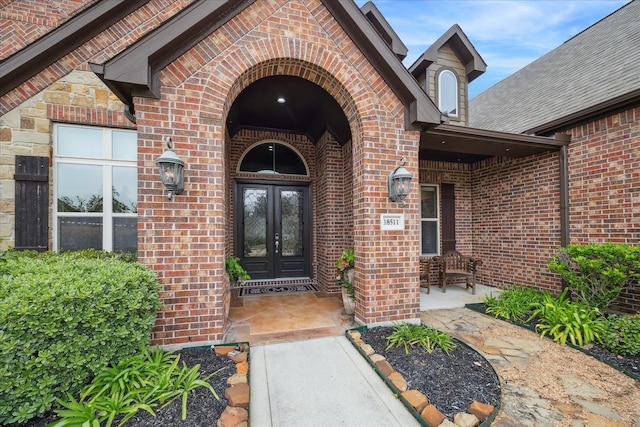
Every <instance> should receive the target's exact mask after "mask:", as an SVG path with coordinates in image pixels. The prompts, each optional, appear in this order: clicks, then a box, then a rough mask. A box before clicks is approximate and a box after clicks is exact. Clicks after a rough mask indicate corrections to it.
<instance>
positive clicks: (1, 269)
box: [0, 252, 160, 424]
mask: <svg viewBox="0 0 640 427" xmlns="http://www.w3.org/2000/svg"><path fill="white" fill-rule="evenodd" d="M104 258H105V259H98V258H96V257H90V256H88V254H87V253H79V254H76V253H72V252H69V253H65V254H61V255H58V254H54V253H43V254H39V253H35V252H16V256H15V257H9V258H8V259H5V261H4V262H2V263H0V424H18V423H23V422H25V421H27V420H29V419H31V418H33V417H36V416H41V415H43V414H44V413H45V412H46V411H48V410H49V409H50V408H51V407H52V405H53V403H54V400H55V399H56V398H63V397H65V396H66V395H67V394H68V393H71V394H74V395H75V394H77V393H78V392H79V391H80V389H81V388H82V386H83V385H84V384H86V383H87V382H88V381H89V380H90V379H91V378H92V377H93V376H94V375H96V374H97V373H98V372H100V371H101V370H102V369H103V368H104V367H105V366H107V365H109V364H110V363H115V362H117V361H118V360H120V359H122V358H124V357H126V356H128V355H130V354H133V353H135V352H137V351H138V350H139V349H140V348H141V346H142V345H144V344H145V343H147V342H148V339H149V332H150V330H151V327H152V326H153V324H154V321H155V313H156V310H157V308H158V307H159V306H160V299H159V297H158V291H159V285H158V284H157V282H156V280H155V276H154V274H153V272H151V271H150V270H148V269H146V268H144V267H143V266H141V265H139V264H137V263H132V262H125V261H122V260H120V259H118V256H117V255H112V256H104Z"/></svg>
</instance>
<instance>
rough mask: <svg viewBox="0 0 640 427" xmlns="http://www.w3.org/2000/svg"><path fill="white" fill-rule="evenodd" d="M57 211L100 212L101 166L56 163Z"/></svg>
mask: <svg viewBox="0 0 640 427" xmlns="http://www.w3.org/2000/svg"><path fill="white" fill-rule="evenodd" d="M57 178H58V212H102V202H103V197H102V166H99V165H74V164H68V163H60V164H58V177H57Z"/></svg>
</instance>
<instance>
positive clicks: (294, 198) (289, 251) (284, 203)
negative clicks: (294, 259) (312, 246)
mask: <svg viewBox="0 0 640 427" xmlns="http://www.w3.org/2000/svg"><path fill="white" fill-rule="evenodd" d="M280 208H281V213H282V219H281V221H282V255H283V256H301V255H302V237H303V235H302V226H303V221H302V214H303V212H302V191H291V190H286V191H281V192H280Z"/></svg>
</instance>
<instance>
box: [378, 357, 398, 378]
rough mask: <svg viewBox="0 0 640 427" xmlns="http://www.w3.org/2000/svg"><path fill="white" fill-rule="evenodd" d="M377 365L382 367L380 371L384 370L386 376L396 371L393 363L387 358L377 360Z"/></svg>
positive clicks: (383, 373) (379, 367)
mask: <svg viewBox="0 0 640 427" xmlns="http://www.w3.org/2000/svg"><path fill="white" fill-rule="evenodd" d="M376 366H377V367H378V369H380V372H382V375H384V376H385V377H388V376H389V375H390V374H392V373H393V372H395V371H396V370H395V369H393V366H391V364H390V363H389V362H387V361H386V360H380V361H378V362H376Z"/></svg>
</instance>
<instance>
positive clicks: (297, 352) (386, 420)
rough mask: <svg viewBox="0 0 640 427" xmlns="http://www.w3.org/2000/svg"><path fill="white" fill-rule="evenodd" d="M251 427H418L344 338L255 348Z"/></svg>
mask: <svg viewBox="0 0 640 427" xmlns="http://www.w3.org/2000/svg"><path fill="white" fill-rule="evenodd" d="M250 381H251V397H250V402H251V406H250V409H249V417H250V424H251V427H271V426H273V427H312V426H318V427H328V426H331V427H335V426H367V427H375V426H381V427H382V426H384V427H393V426H399V427H400V426H403V427H405V426H406V427H412V426H419V423H418V422H417V421H416V419H415V418H413V416H412V415H411V413H410V412H409V411H408V410H407V409H406V408H405V407H404V405H403V404H402V402H400V401H399V400H398V399H396V398H395V397H394V396H393V394H392V393H391V390H390V389H389V387H388V386H387V385H386V384H385V383H384V382H383V381H382V380H381V379H380V377H379V376H378V374H376V373H375V371H374V370H373V369H372V368H371V367H370V366H369V365H368V364H367V362H366V361H365V359H364V358H363V357H362V356H361V355H360V353H358V351H357V350H356V349H355V348H354V347H353V345H352V344H351V343H350V342H349V341H348V340H347V338H346V337H344V336H341V337H328V338H317V339H311V340H306V341H296V342H289V343H278V344H267V345H258V346H251V378H250Z"/></svg>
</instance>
